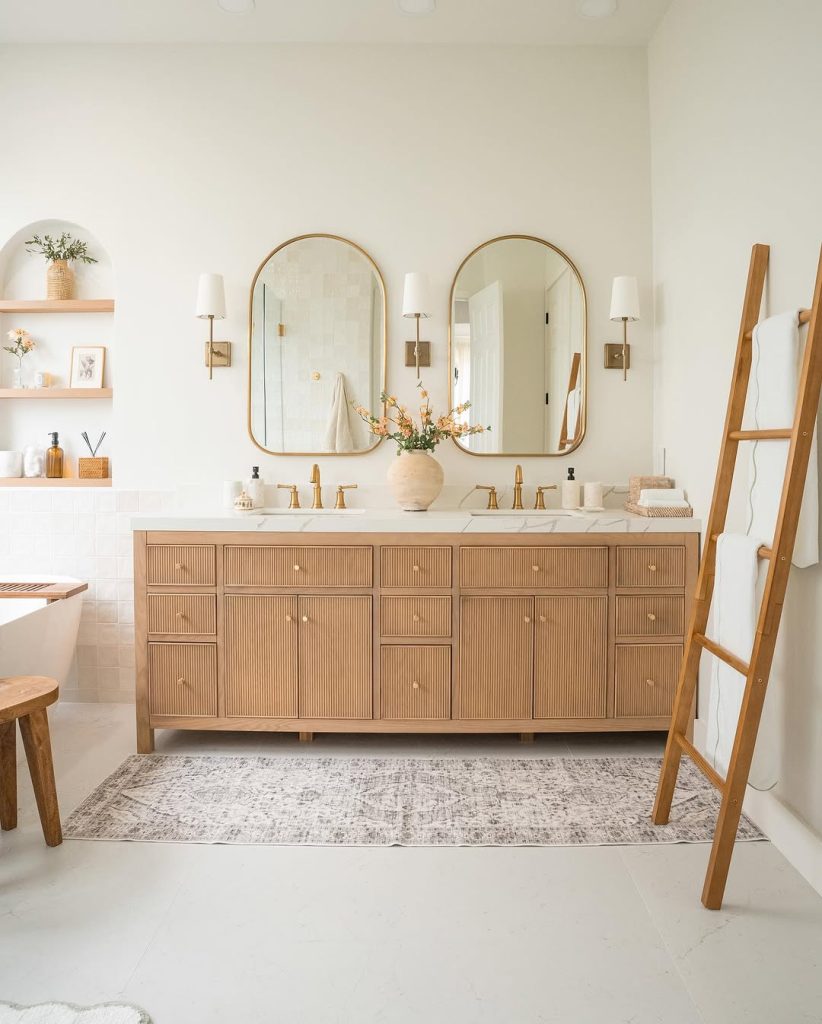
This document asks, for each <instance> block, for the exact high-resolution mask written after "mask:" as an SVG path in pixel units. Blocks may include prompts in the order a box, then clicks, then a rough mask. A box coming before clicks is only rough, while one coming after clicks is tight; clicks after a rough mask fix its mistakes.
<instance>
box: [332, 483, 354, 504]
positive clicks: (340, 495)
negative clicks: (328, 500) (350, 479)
mask: <svg viewBox="0 0 822 1024" xmlns="http://www.w3.org/2000/svg"><path fill="white" fill-rule="evenodd" d="M356 487H357V485H356V484H340V485H339V486H338V487H337V500H336V501H335V502H334V508H345V507H346V505H345V492H346V491H350V490H351V489H352V488H354V489H356Z"/></svg>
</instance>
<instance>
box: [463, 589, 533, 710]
mask: <svg viewBox="0 0 822 1024" xmlns="http://www.w3.org/2000/svg"><path fill="white" fill-rule="evenodd" d="M533 614H534V599H533V598H532V597H463V598H461V599H460V670H459V695H458V714H459V717H460V718H487V719H501V718H515V719H521V718H531V714H532V683H531V670H532V665H533V646H534V635H533V631H534V625H533V621H532V620H533Z"/></svg>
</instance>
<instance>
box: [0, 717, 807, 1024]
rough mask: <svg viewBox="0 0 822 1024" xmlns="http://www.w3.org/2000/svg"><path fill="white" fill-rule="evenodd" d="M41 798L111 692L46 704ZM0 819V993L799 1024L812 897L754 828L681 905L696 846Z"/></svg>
mask: <svg viewBox="0 0 822 1024" xmlns="http://www.w3.org/2000/svg"><path fill="white" fill-rule="evenodd" d="M52 731H53V740H54V746H55V758H56V763H57V771H58V787H59V793H60V798H61V803H62V809H63V812H64V815H65V814H67V813H68V812H69V811H71V810H72V809H73V808H74V806H76V804H77V803H78V802H79V801H80V800H81V799H82V798H83V797H84V796H85V795H86V794H87V793H88V792H89V791H90V790H91V789H92V788H93V787H94V786H95V785H96V784H97V783H98V782H99V781H100V780H101V779H102V778H103V777H104V776H105V775H107V774H108V773H109V772H110V771H112V770H113V769H114V768H115V767H116V766H117V765H118V764H119V763H120V762H121V760H122V759H123V758H124V757H125V756H126V755H127V754H129V753H131V752H132V750H133V709H132V708H130V707H126V706H120V705H113V706H112V705H77V704H75V705H68V704H65V705H60V706H58V707H57V708H56V709H55V710H54V714H53V718H52ZM158 749H159V750H161V751H171V750H174V751H201V752H204V751H212V750H216V751H222V752H232V751H236V752H243V753H248V752H268V753H271V754H278V753H300V754H318V755H319V754H328V753H329V752H333V753H342V754H354V753H374V754H376V753H380V754H383V753H387V752H392V751H395V752H401V753H403V754H425V753H436V754H438V755H448V754H457V755H470V754H474V753H481V754H489V753H493V754H499V755H505V756H514V757H539V756H550V755H551V754H567V753H569V752H570V753H573V754H575V755H580V756H584V755H591V756H593V755H595V754H597V753H601V752H604V751H607V752H608V753H611V754H613V753H617V752H621V751H624V752H651V751H656V750H657V749H659V740H658V739H655V738H649V737H640V738H636V739H632V738H630V737H628V738H623V739H618V738H617V739H616V740H613V739H609V738H607V737H604V738H595V737H570V738H567V739H566V738H562V737H544V738H542V739H538V741H537V742H536V743H535V744H534V745H532V746H522V745H520V744H518V743H517V742H516V741H514V740H512V739H508V738H490V739H488V738H486V739H483V738H465V739H453V738H435V739H430V740H421V739H418V738H413V737H371V738H362V737H360V738H356V737H342V738H336V739H333V738H329V737H326V738H321V739H319V740H318V742H316V743H314V744H313V745H309V746H304V745H298V744H297V743H296V741H295V740H294V739H292V738H291V737H284V736H209V735H207V734H201V735H194V734H178V735H176V736H173V735H169V734H165V735H161V736H160V739H159V743H158ZM20 789H21V801H22V813H21V821H20V827H19V828H18V830H17V831H16V832H13V833H4V834H3V835H2V837H0V999H8V1000H12V1001H17V1002H23V1003H27V1002H36V1001H39V1000H44V999H61V1000H67V1001H70V1002H77V1003H90V1002H98V1001H105V1000H125V1001H130V1002H135V1003H138V1004H140V1005H142V1006H144V1007H145V1008H146V1009H147V1010H148V1011H149V1013H150V1014H151V1015H152V1017H153V1019H154V1021H155V1024H218V1022H219V1024H272V1022H275V1021H283V1022H286V1021H288V1022H289V1024H332V1022H334V1024H376V1022H385V1024H406V1022H408V1024H410V1022H412V1021H413V1022H415V1024H417V1022H425V1024H492V1022H493V1024H500V1022H503V1021H504V1022H506V1024H507V1022H511V1024H543V1022H545V1024H547V1022H550V1024H554V1022H556V1024H560V1022H562V1024H588V1022H591V1024H594V1022H596V1024H616V1022H623V1021H624V1022H629V1021H630V1022H633V1024H651V1022H664V1024H679V1022H683V1024H684V1022H688V1024H691V1022H702V1024H748V1022H750V1024H754V1022H763V1024H795V1022H796V1024H798V1022H800V1021H801V1022H803V1024H810V1022H820V1021H822V898H820V897H819V896H818V895H817V894H816V893H814V892H813V890H812V889H811V888H810V887H809V886H808V885H807V884H806V883H805V882H804V881H803V880H802V878H801V877H800V876H799V875H798V874H797V873H796V872H795V871H794V870H793V868H791V867H790V865H789V864H787V862H786V861H785V860H784V858H783V857H782V856H781V855H780V854H779V853H778V852H777V851H776V850H775V849H774V848H773V847H772V846H771V845H770V844H769V843H748V844H741V845H740V846H738V847H737V850H736V854H735V857H734V864H733V868H732V875H731V880H730V883H729V886H728V898H727V905H726V908H725V909H724V910H723V911H721V912H719V913H710V912H708V911H705V910H703V909H702V907H701V905H700V903H699V899H698V896H699V891H700V888H701V884H702V875H703V872H704V868H705V862H706V858H707V853H708V848H707V847H706V846H656V847H652V846H645V847H631V848H615V847H610V848H606V847H603V848H586V849H556V848H555V849H550V848H549V849H457V850H454V849H447V850H436V849H413V850H411V849H328V848H325V849H322V848H320V849H314V848H306V847H303V848H296V849H295V848H272V847H230V846H183V845H179V846H175V845H163V844H150V843H90V842H66V843H64V844H63V845H62V846H61V847H59V848H58V849H55V850H49V849H47V848H46V847H45V846H44V845H43V843H42V840H41V836H40V831H39V824H38V821H37V817H36V811H35V809H34V806H33V800H32V796H31V791H30V788H29V785H28V780H27V773H26V771H25V769H22V770H21V786H20Z"/></svg>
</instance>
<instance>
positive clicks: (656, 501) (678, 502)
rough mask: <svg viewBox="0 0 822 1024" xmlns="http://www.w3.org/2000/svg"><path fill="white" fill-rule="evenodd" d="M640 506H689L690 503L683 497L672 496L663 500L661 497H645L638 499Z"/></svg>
mask: <svg viewBox="0 0 822 1024" xmlns="http://www.w3.org/2000/svg"><path fill="white" fill-rule="evenodd" d="M637 505H639V507H640V508H690V507H691V506H690V504H689V503H688V502H687V501H686V500H685V499H684V498H672V499H670V500H665V499H663V498H646V500H645V501H642V499H640V500H639V501H638V502H637Z"/></svg>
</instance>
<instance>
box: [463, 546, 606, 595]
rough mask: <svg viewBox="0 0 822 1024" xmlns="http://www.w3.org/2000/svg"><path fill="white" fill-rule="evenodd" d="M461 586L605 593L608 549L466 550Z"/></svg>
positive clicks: (464, 552) (496, 548) (491, 548)
mask: <svg viewBox="0 0 822 1024" xmlns="http://www.w3.org/2000/svg"><path fill="white" fill-rule="evenodd" d="M460 584H461V585H462V586H463V587H466V588H469V587H471V588H473V587H490V588H493V589H496V590H499V589H505V588H507V587H512V588H513V587H516V588H517V589H520V588H522V589H529V590H530V589H531V588H532V587H536V588H541V587H551V588H568V589H571V588H573V589H577V588H579V589H588V588H591V589H594V588H596V589H600V590H601V589H604V588H605V587H607V586H608V549H607V548H605V547H545V548H538V547H527V548H525V547H523V548H503V547H488V548H480V547H476V548H474V547H470V548H469V547H464V548H462V550H461V551H460Z"/></svg>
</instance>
